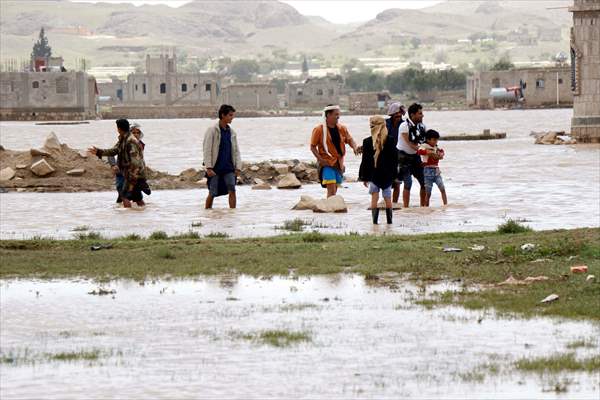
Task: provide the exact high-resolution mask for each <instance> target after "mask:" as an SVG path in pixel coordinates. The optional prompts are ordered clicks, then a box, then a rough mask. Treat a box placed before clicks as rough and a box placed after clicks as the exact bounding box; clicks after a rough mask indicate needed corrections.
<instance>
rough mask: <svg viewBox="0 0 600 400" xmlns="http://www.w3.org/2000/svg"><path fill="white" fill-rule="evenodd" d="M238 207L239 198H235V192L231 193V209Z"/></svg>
mask: <svg viewBox="0 0 600 400" xmlns="http://www.w3.org/2000/svg"><path fill="white" fill-rule="evenodd" d="M236 205H237V198H236V197H235V192H229V208H235V206H236Z"/></svg>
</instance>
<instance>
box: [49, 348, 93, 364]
mask: <svg viewBox="0 0 600 400" xmlns="http://www.w3.org/2000/svg"><path fill="white" fill-rule="evenodd" d="M47 357H48V360H50V361H95V360H97V359H98V358H100V350H96V349H95V350H91V351H84V350H80V351H69V352H62V353H56V354H49V355H48V356H47Z"/></svg>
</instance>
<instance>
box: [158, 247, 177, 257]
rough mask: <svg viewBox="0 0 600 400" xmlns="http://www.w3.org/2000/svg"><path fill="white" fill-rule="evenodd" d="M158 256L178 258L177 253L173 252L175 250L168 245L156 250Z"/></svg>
mask: <svg viewBox="0 0 600 400" xmlns="http://www.w3.org/2000/svg"><path fill="white" fill-rule="evenodd" d="M156 256H157V257H158V258H162V259H165V260H174V259H175V258H176V257H175V254H173V252H172V251H171V250H169V248H167V247H160V248H159V249H158V250H157V251H156Z"/></svg>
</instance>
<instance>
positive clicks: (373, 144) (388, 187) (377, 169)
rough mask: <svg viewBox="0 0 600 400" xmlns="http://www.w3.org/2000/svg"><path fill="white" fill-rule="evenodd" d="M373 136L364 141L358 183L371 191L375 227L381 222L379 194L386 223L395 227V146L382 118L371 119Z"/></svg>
mask: <svg viewBox="0 0 600 400" xmlns="http://www.w3.org/2000/svg"><path fill="white" fill-rule="evenodd" d="M369 123H370V126H371V136H370V137H368V138H366V139H365V140H363V145H362V151H363V153H362V162H361V163H360V170H359V173H358V177H359V180H361V181H362V182H363V184H364V185H365V187H368V188H369V193H370V194H371V216H372V217H373V223H374V224H377V222H378V219H379V206H378V204H377V203H378V201H379V192H380V191H381V192H382V193H383V199H384V201H385V216H386V219H387V223H388V224H391V223H392V183H393V182H394V179H395V178H396V169H397V168H396V163H397V156H396V146H395V143H394V140H393V138H392V137H389V136H388V130H387V127H386V122H385V119H384V118H383V117H381V116H378V115H376V116H373V117H371V118H369Z"/></svg>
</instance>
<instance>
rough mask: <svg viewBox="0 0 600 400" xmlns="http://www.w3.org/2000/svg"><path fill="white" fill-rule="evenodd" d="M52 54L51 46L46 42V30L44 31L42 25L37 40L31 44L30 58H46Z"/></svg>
mask: <svg viewBox="0 0 600 400" xmlns="http://www.w3.org/2000/svg"><path fill="white" fill-rule="evenodd" d="M51 56H52V47H50V45H49V44H48V38H47V37H46V32H45V31H44V27H42V29H40V35H39V37H38V41H37V42H35V43H34V45H33V51H32V52H31V59H34V58H36V57H44V58H48V57H51Z"/></svg>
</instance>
